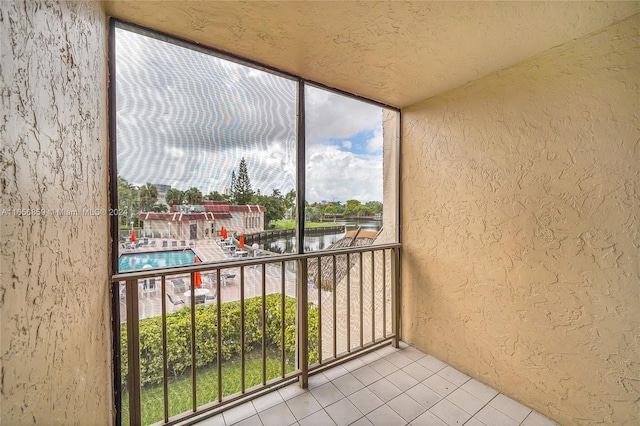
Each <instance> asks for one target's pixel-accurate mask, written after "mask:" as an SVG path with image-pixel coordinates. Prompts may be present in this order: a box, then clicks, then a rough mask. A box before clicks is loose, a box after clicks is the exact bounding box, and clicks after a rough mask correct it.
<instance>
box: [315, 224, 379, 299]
mask: <svg viewBox="0 0 640 426" xmlns="http://www.w3.org/2000/svg"><path fill="white" fill-rule="evenodd" d="M378 234H379V232H374V231H362V230H361V229H360V228H358V229H356V230H355V231H349V232H347V233H346V234H345V236H344V237H343V238H342V239H340V240H338V241H336V242H335V243H333V244H331V245H330V246H329V247H328V248H327V249H328V250H331V249H339V248H346V247H361V246H369V245H371V244H373V242H374V241H375V239H376V237H377V236H378ZM359 261H360V254H359V253H354V254H352V255H350V256H349V263H350V265H347V256H346V255H339V256H336V282H337V283H339V282H341V281H342V280H343V279H344V278H345V277H346V276H347V274H348V273H349V271H350V270H351V268H352V267H354V266H355V265H357V264H358V262H359ZM320 263H321V267H322V271H320V277H318V259H317V258H312V259H309V264H308V271H309V280H311V279H313V281H314V283H315V285H318V284H320V285H321V286H322V289H323V290H327V291H331V290H333V284H334V281H333V259H332V257H331V256H326V257H323V258H322V259H321V261H320Z"/></svg>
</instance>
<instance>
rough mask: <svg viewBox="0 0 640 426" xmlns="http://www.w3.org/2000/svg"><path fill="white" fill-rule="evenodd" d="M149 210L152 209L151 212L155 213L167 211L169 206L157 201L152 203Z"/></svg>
mask: <svg viewBox="0 0 640 426" xmlns="http://www.w3.org/2000/svg"><path fill="white" fill-rule="evenodd" d="M151 211H152V212H155V213H165V212H168V211H169V208H168V207H167V205H166V204H160V203H158V204H154V205H153V206H152V207H151Z"/></svg>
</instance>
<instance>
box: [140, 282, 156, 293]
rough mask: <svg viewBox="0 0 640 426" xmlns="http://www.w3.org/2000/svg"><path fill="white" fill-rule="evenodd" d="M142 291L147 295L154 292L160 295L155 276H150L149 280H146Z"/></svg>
mask: <svg viewBox="0 0 640 426" xmlns="http://www.w3.org/2000/svg"><path fill="white" fill-rule="evenodd" d="M142 289H143V290H142V291H143V293H144V294H146V295H150V294H151V293H153V294H154V295H158V286H157V285H156V279H155V278H149V280H148V281H147V282H145V283H144V284H143V286H142Z"/></svg>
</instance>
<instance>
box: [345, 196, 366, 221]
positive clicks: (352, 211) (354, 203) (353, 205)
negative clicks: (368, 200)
mask: <svg viewBox="0 0 640 426" xmlns="http://www.w3.org/2000/svg"><path fill="white" fill-rule="evenodd" d="M361 205H362V204H361V203H360V201H358V200H347V205H346V207H345V209H344V215H345V216H346V217H352V216H357V213H356V210H357V208H358V207H359V206H361Z"/></svg>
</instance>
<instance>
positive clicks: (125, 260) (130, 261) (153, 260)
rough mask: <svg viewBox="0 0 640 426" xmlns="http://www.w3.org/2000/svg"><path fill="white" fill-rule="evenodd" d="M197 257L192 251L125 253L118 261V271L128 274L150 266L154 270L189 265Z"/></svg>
mask: <svg viewBox="0 0 640 426" xmlns="http://www.w3.org/2000/svg"><path fill="white" fill-rule="evenodd" d="M195 257H196V254H195V253H194V252H193V250H191V249H185V250H169V251H152V252H147V253H124V254H122V255H120V258H119V259H118V271H119V272H126V271H133V270H137V269H143V267H144V266H145V265H150V266H151V267H152V268H163V267H166V266H175V265H188V264H191V263H193V259H194V258H195Z"/></svg>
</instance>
